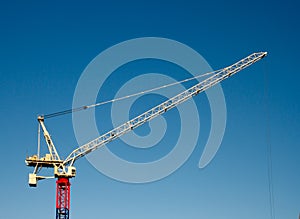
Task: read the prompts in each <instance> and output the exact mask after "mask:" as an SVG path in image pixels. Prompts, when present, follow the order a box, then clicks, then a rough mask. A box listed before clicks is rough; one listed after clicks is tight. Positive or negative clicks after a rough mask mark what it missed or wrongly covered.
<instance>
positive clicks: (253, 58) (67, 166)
mask: <svg viewBox="0 0 300 219" xmlns="http://www.w3.org/2000/svg"><path fill="white" fill-rule="evenodd" d="M266 55H267V52H258V53H253V54H251V55H249V56H247V57H246V58H244V59H242V60H240V61H238V62H236V63H235V64H233V65H230V66H228V67H226V68H223V69H220V70H218V71H215V72H214V74H213V75H212V76H210V77H208V78H207V79H205V80H203V81H201V82H199V83H198V84H196V85H194V86H192V87H191V88H189V89H187V90H185V91H183V92H182V93H179V94H178V95H176V96H174V97H173V98H171V99H168V100H167V101H165V102H163V103H161V104H159V105H157V106H155V107H153V108H152V109H150V110H148V111H146V112H144V113H143V114H141V115H139V116H137V117H135V118H133V119H131V120H129V121H128V122H125V123H124V124H122V125H120V126H118V127H116V128H114V129H112V130H111V131H109V132H107V133H105V134H103V135H101V136H99V137H98V138H96V139H94V140H92V141H90V142H88V143H86V144H84V145H82V146H80V147H78V148H77V149H75V150H74V151H72V152H71V153H70V155H69V156H67V158H66V159H65V160H61V158H60V157H59V155H58V153H57V150H56V148H55V146H54V144H53V141H52V139H51V136H50V134H49V132H48V131H47V129H46V127H45V124H44V117H43V116H39V117H38V122H39V124H40V126H41V128H42V130H43V134H44V137H45V140H46V143H47V146H48V150H49V154H46V156H44V157H41V158H40V157H39V155H33V156H31V157H27V158H26V160H25V162H26V165H27V166H31V167H34V171H33V173H30V174H29V185H30V186H33V187H36V186H37V182H38V180H41V179H46V178H53V177H55V178H57V181H56V185H57V186H56V219H69V209H70V186H71V184H70V182H69V178H72V177H75V175H76V169H75V167H74V166H73V165H74V162H75V161H76V160H77V159H79V158H80V157H83V156H85V155H87V154H89V153H90V152H92V151H94V150H96V149H98V148H100V147H102V146H104V145H106V144H107V143H109V142H111V141H113V140H114V139H116V138H119V137H120V136H122V135H124V134H126V133H127V132H130V131H131V130H133V129H135V128H137V127H139V126H141V125H143V124H144V123H146V122H148V121H150V120H152V119H154V118H155V117H157V116H159V115H161V114H163V113H165V112H166V111H168V110H170V109H172V108H174V107H176V106H177V105H179V104H181V103H183V102H185V101H187V100H189V99H190V98H192V97H193V96H196V95H198V94H199V93H201V92H203V91H205V90H207V89H209V88H210V87H212V86H214V85H216V84H218V83H220V82H221V81H223V80H225V79H227V78H229V77H231V76H232V75H234V74H236V73H237V72H239V71H241V70H243V69H245V68H247V67H248V66H250V65H252V64H254V63H255V62H257V61H259V60H261V59H262V58H264V57H265V56H266ZM86 108H87V107H83V109H86ZM38 147H39V146H38ZM38 151H39V150H38ZM43 167H50V168H53V169H54V176H50V177H45V176H38V175H37V173H38V172H39V171H40V170H41V169H42V168H43Z"/></svg>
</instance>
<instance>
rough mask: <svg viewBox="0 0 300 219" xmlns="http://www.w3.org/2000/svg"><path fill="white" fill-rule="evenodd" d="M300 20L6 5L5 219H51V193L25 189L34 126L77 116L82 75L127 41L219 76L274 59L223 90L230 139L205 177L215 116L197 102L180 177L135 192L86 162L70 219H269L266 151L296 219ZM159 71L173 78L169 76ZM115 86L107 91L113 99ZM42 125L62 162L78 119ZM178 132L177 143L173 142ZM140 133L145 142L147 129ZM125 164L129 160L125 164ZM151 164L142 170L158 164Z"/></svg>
mask: <svg viewBox="0 0 300 219" xmlns="http://www.w3.org/2000/svg"><path fill="white" fill-rule="evenodd" d="M298 9H299V3H298V2H297V1H291V0H288V1H285V2H282V1H281V2H280V1H257V0H255V1H251V2H241V1H229V2H228V1H227V2H226V3H224V1H205V2H201V1H189V0H187V1H184V2H181V1H163V2H160V1H143V2H142V1H111V2H110V3H109V2H101V1H85V2H83V1H63V2H62V1H47V2H45V1H43V2H40V1H26V2H24V1H19V2H18V1H10V2H9V3H4V2H2V3H1V6H0V27H1V34H0V48H1V49H0V75H1V80H0V99H1V114H0V119H1V123H2V126H1V135H0V136H1V137H0V139H1V150H2V159H1V167H2V170H1V171H2V180H1V187H0V193H1V199H0V206H1V207H0V208H1V217H2V218H11V219H17V218H29V217H30V218H32V219H35V218H41V217H42V218H54V216H55V209H54V208H55V181H54V180H46V181H41V182H40V183H39V186H38V188H36V189H32V188H29V187H28V185H27V175H28V173H29V172H30V171H31V170H30V169H29V168H27V167H26V166H25V164H24V159H25V157H26V154H29V155H30V154H32V153H35V151H36V138H37V121H36V116H37V115H38V114H40V113H52V112H56V111H60V110H64V109H68V108H70V107H71V106H72V98H73V94H74V90H75V87H76V84H77V81H78V79H79V77H80V75H81V73H82V72H83V70H84V69H85V67H86V66H87V65H88V64H89V62H90V61H91V60H92V59H93V58H94V57H95V56H97V55H98V54H99V53H100V52H102V51H103V50H105V49H107V48H109V47H111V46H113V45H115V44H117V43H120V42H123V41H125V40H129V39H133V38H137V37H149V36H150V37H151V36H154V37H165V38H170V39H173V40H176V41H179V42H182V43H184V44H186V45H188V46H190V47H191V48H193V49H194V50H196V51H197V52H198V53H200V54H201V55H202V56H203V57H204V58H205V59H206V60H207V61H208V63H209V64H210V65H211V67H212V68H213V69H218V68H222V67H225V66H227V65H229V64H231V63H233V62H234V61H237V60H239V59H241V58H243V57H245V56H247V55H248V54H250V53H252V52H256V51H268V53H269V55H268V57H267V58H266V59H265V60H263V61H261V62H260V63H257V64H255V65H253V66H251V67H250V68H249V69H246V70H244V71H243V72H241V73H239V74H238V75H236V76H234V77H233V78H230V79H228V80H226V81H224V82H222V87H223V91H224V94H225V98H226V105H227V127H226V132H225V136H224V139H223V142H222V145H221V148H220V150H219V151H218V153H217V155H216V157H215V158H214V160H213V162H211V163H210V164H209V165H208V166H207V167H206V168H204V169H199V168H198V167H197V166H198V161H199V157H200V155H201V153H202V150H203V147H204V144H205V140H206V139H207V135H208V134H207V133H208V131H209V116H210V114H209V108H208V103H207V99H206V97H205V95H204V94H202V95H200V96H198V97H196V98H195V101H196V102H197V106H198V107H199V108H200V109H199V111H200V116H201V119H202V120H201V133H200V138H199V140H198V144H197V146H196V148H195V150H194V152H193V154H192V155H191V157H190V158H189V160H188V161H187V162H186V163H185V164H184V165H183V166H182V167H181V168H179V169H178V170H177V171H176V172H175V173H173V174H172V175H170V176H169V177H167V178H165V179H163V180H160V181H158V182H154V183H148V184H138V185H136V184H128V183H122V182H118V181H115V180H112V179H110V178H108V177H106V176H105V175H103V174H101V173H99V172H98V171H97V170H96V169H95V168H93V167H92V165H90V163H89V162H88V161H87V160H86V159H85V158H82V159H81V160H79V161H78V162H77V163H76V167H77V171H78V174H77V176H76V178H75V179H72V181H71V183H72V194H71V196H72V201H71V218H72V219H79V218H112V219H116V218H132V219H135V218H143V219H148V218H190V219H194V218H195V219H196V218H197V219H198V218H220V219H223V218H232V219H233V218H237V219H238V218H244V219H250V218H258V219H259V218H271V217H270V203H269V190H268V172H267V168H268V161H267V155H268V153H267V151H268V150H267V145H268V144H270V145H271V147H272V158H273V159H272V161H273V181H272V183H273V187H274V204H275V206H274V207H275V216H276V218H277V219H289V218H291V219H292V218H297V217H298V214H299V212H300V209H299V206H300V202H299V196H300V187H299V183H298V182H299V181H300V176H299V167H300V164H299V162H298V161H299V156H298V154H299V153H300V149H299V140H298V131H299V128H300V127H299V122H300V116H299V110H300V105H299V97H300V96H299V95H300V92H299V88H298V83H299V79H300V76H299V74H298V59H299V49H300V48H299V42H298V39H299V37H300V36H299V35H300V34H299V33H300V31H299V19H300V17H299V13H298ZM135 67H136V68H137V71H141V70H143V71H145V72H147V69H144V67H143V66H142V65H137V66H134V65H133V66H131V68H130V69H131V70H134V68H135ZM156 67H159V65H158V66H156ZM161 67H162V68H163V71H164V72H166V74H169V75H171V73H170V72H167V69H168V68H167V67H164V66H161ZM158 70H159V68H158ZM266 76H267V79H266ZM128 77H129V76H128ZM118 83H120V81H116V84H115V85H112V87H110V88H111V89H112V90H113V89H114V88H115V89H117V86H120V85H118ZM266 87H267V90H268V97H267V98H266V95H265V89H266ZM106 89H109V88H106ZM101 98H102V97H99V99H101ZM147 98H151V99H153V100H154V101H156V100H157V99H159V98H161V97H157V96H150V97H145V99H144V100H143V99H140V102H138V101H137V102H136V106H137V107H138V105H139V104H141V105H142V106H143V107H146V104H145V103H147V101H149V99H147ZM161 100H162V99H161ZM143 101H144V102H143ZM145 109H146V108H145ZM102 111H103V113H104V114H105V113H107V112H105V108H103V109H99V111H97V112H96V115H97V119H99V120H101V115H102V114H101V113H102ZM133 111H134V109H133ZM176 114H177V112H176V110H174V112H170V114H169V119H170V120H172V118H173V117H174V118H175V117H176V116H177V115H176ZM167 117H168V116H167V115H166V118H167ZM268 117H269V118H270V120H269V122H268V120H267V118H268ZM168 122H170V121H168ZM47 124H48V127H49V130H50V132H51V134H52V136H53V140H54V141H55V143H56V146H57V149H58V150H59V151H60V152H61V153H62V154H63V156H66V155H67V154H68V152H70V151H71V150H72V149H74V148H75V147H76V144H77V142H76V139H75V135H74V133H73V129H72V119H71V116H70V115H68V116H64V117H58V118H55V119H51V120H48V121H47ZM171 124H172V123H171ZM173 124H175V125H173V126H174V127H175V126H176V125H177V122H176V121H175V122H174V123H173ZM171 126H172V125H171ZM174 127H173V129H171V131H174V132H175V133H176V132H178V130H177V129H176V128H174ZM105 128H107V129H109V128H110V124H109V123H107V124H106V126H105V127H104V129H105ZM268 130H269V131H270V136H269V137H268V134H267V132H268ZM137 133H140V134H143V133H147V126H145V128H144V129H139V130H137ZM172 139H173V138H172V137H170V135H169V137H168V139H167V140H165V142H166V143H169V144H171V143H172V142H173V141H174V139H173V140H172ZM122 146H123V147H125V146H126V145H124V144H122V142H121V141H116V142H112V143H111V147H113V148H116V147H120V148H122ZM112 150H116V151H115V152H116V153H121V152H122V151H117V149H112ZM164 150H165V149H162V151H160V150H157V152H158V153H161V154H163V153H165V151H164ZM129 152H130V151H125V152H124V153H125V154H124V156H129V157H130V156H131V154H130V153H129ZM120 156H121V154H120ZM141 156H143V155H141ZM147 156H148V155H145V159H146V160H147V159H151V156H154V155H153V154H151V153H150V155H149V156H150V157H147ZM155 156H157V154H155ZM139 159H141V160H143V157H141V158H139Z"/></svg>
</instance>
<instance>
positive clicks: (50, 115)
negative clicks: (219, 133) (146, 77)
mask: <svg viewBox="0 0 300 219" xmlns="http://www.w3.org/2000/svg"><path fill="white" fill-rule="evenodd" d="M220 71H222V69H221V70H217V71H212V72H208V73H205V74H201V75H198V76H195V77H192V78H187V79H184V80H182V81H176V82H174V83H171V84H166V85H163V86H160V87H155V88H151V89H149V90H144V91H141V92H138V93H134V94H130V95H126V96H123V97H119V98H115V99H112V100H107V101H103V102H100V103H95V104H91V105H88V106H81V107H77V108H73V109H68V110H64V111H60V112H56V113H51V114H47V115H44V119H48V118H53V117H56V116H62V115H65V114H70V113H74V112H78V111H81V110H85V109H89V108H93V107H97V106H101V105H105V104H108V103H112V102H116V101H120V100H124V99H128V98H131V97H135V96H139V95H142V94H146V93H150V92H152V91H156V90H160V89H163V88H167V87H171V86H174V85H177V84H181V83H185V82H188V81H191V80H194V79H197V78H201V77H205V76H208V75H211V74H216V73H218V72H220Z"/></svg>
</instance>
